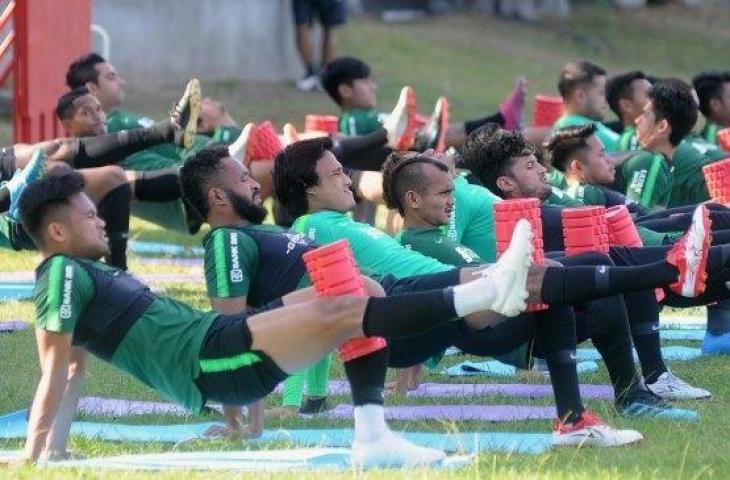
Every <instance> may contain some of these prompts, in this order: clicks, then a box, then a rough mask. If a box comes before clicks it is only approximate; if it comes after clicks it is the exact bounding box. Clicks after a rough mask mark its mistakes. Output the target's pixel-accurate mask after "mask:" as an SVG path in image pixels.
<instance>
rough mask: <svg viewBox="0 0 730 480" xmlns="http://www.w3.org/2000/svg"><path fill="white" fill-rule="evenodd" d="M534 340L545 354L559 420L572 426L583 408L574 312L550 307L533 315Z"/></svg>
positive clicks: (563, 308) (564, 308)
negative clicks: (577, 365)
mask: <svg viewBox="0 0 730 480" xmlns="http://www.w3.org/2000/svg"><path fill="white" fill-rule="evenodd" d="M535 340H536V341H537V343H538V345H539V347H540V350H541V351H542V352H543V353H544V354H545V361H546V362H547V366H548V370H549V371H550V383H552V386H553V392H554V393H555V407H556V409H557V412H558V418H560V419H562V420H564V421H566V422H568V423H572V422H574V421H576V420H577V419H578V418H580V414H581V413H583V410H584V409H585V408H584V407H583V402H582V401H581V398H580V389H579V387H578V372H577V370H576V351H575V345H576V336H575V317H574V314H573V309H572V308H570V307H555V306H553V307H550V308H549V309H548V310H546V311H545V312H541V313H539V314H536V315H535Z"/></svg>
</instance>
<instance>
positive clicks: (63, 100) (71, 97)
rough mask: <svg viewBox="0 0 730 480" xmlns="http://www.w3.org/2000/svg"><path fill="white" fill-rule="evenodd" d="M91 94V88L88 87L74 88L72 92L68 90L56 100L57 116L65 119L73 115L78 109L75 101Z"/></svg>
mask: <svg viewBox="0 0 730 480" xmlns="http://www.w3.org/2000/svg"><path fill="white" fill-rule="evenodd" d="M88 94H89V89H88V88H86V87H78V88H74V89H73V90H71V91H70V92H66V93H64V94H63V95H61V97H60V98H59V99H58V102H56V117H58V119H59V120H61V121H63V120H66V119H68V118H70V117H71V116H73V114H74V112H75V111H76V109H75V108H74V102H75V101H76V100H77V99H79V98H81V97H83V96H84V95H88Z"/></svg>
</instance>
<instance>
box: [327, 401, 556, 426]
mask: <svg viewBox="0 0 730 480" xmlns="http://www.w3.org/2000/svg"><path fill="white" fill-rule="evenodd" d="M352 410H353V406H352V405H344V404H341V405H337V406H336V407H335V408H333V409H332V410H328V411H326V412H323V413H322V414H321V416H323V417H326V418H352ZM553 417H555V407H554V406H540V407H536V406H528V405H399V406H391V407H385V418H386V419H388V420H442V421H463V420H481V421H485V422H515V421H520V420H544V419H551V418H553Z"/></svg>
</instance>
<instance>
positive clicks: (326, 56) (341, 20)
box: [318, 0, 347, 65]
mask: <svg viewBox="0 0 730 480" xmlns="http://www.w3.org/2000/svg"><path fill="white" fill-rule="evenodd" d="M318 8H319V21H320V23H321V24H322V65H327V64H328V63H329V62H331V61H332V60H334V58H335V57H336V56H337V54H336V52H335V32H334V31H335V30H336V29H337V28H338V27H341V26H342V25H344V24H345V22H347V2H346V1H345V0H320V2H319V7H318Z"/></svg>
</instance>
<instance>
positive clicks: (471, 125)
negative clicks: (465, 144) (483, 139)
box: [464, 112, 504, 135]
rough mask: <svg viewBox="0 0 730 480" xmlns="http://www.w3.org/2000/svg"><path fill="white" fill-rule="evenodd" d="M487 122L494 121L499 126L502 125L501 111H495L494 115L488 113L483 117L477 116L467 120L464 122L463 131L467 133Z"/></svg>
mask: <svg viewBox="0 0 730 480" xmlns="http://www.w3.org/2000/svg"><path fill="white" fill-rule="evenodd" d="M488 123H496V124H497V125H499V126H500V127H503V126H504V117H503V116H502V114H501V113H499V112H497V113H495V114H494V115H490V116H488V117H484V118H477V119H475V120H467V121H466V122H464V131H465V132H466V134H467V135H469V134H470V133H471V132H473V131H474V130H476V129H477V128H479V127H481V126H484V125H486V124H488Z"/></svg>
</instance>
